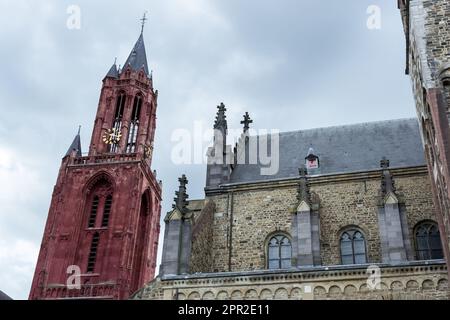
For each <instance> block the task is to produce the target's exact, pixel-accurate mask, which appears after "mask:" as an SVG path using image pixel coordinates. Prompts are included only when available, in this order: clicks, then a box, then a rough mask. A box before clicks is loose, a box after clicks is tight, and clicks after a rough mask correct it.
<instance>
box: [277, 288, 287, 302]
mask: <svg viewBox="0 0 450 320" xmlns="http://www.w3.org/2000/svg"><path fill="white" fill-rule="evenodd" d="M288 298H289V295H288V291H287V290H286V289H285V288H278V289H277V291H275V295H274V299H277V300H287V299H288Z"/></svg>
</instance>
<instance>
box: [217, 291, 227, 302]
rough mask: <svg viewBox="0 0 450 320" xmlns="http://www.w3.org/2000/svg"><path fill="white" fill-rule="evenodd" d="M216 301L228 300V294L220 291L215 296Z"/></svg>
mask: <svg viewBox="0 0 450 320" xmlns="http://www.w3.org/2000/svg"><path fill="white" fill-rule="evenodd" d="M216 298H217V300H227V299H228V292H226V291H220V292H219V293H218V294H217V297H216Z"/></svg>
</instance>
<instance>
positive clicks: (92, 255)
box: [87, 232, 100, 272]
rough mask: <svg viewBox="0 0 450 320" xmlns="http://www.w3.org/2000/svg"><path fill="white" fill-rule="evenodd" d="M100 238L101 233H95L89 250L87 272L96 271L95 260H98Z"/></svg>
mask: <svg viewBox="0 0 450 320" xmlns="http://www.w3.org/2000/svg"><path fill="white" fill-rule="evenodd" d="M99 240H100V235H99V234H98V232H96V233H94V236H93V237H92V242H91V249H90V251H89V257H88V264H87V272H94V270H95V261H96V260H97V250H98V243H99Z"/></svg>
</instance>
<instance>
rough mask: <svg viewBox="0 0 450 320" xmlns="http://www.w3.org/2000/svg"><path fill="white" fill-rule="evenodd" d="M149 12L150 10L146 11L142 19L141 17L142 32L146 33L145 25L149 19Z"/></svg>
mask: <svg viewBox="0 0 450 320" xmlns="http://www.w3.org/2000/svg"><path fill="white" fill-rule="evenodd" d="M147 12H148V11H145V12H144V15H143V17H142V19H141V21H142V27H141V34H142V33H144V25H145V21H147V20H148V19H147Z"/></svg>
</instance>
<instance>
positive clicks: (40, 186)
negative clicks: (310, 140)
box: [0, 0, 415, 299]
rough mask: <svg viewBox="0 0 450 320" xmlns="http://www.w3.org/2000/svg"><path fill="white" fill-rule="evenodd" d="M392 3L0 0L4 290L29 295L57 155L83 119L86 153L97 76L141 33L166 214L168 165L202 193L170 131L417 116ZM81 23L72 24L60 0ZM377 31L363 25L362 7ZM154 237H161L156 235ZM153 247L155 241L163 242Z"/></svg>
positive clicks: (173, 181)
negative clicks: (372, 13)
mask: <svg viewBox="0 0 450 320" xmlns="http://www.w3.org/2000/svg"><path fill="white" fill-rule="evenodd" d="M396 3H397V1H394V0H392V1H385V0H383V1H376V0H345V1H330V0H282V1H276V2H274V1H266V0H246V1H242V0H226V1H225V0H220V1H219V0H184V1H183V0H165V1H155V0H152V1H150V0H135V1H106V0H105V1H103V0H102V1H99V0H96V1H92V0H91V1H87V0H83V1H81V0H71V1H60V0H58V1H50V0H48V1H44V0H41V1H29V0H28V1H26V0H0V43H1V46H0V61H1V66H2V70H1V72H0V113H1V121H0V203H1V206H0V289H1V290H3V291H5V292H6V293H7V294H9V295H11V296H12V297H13V298H16V299H25V298H27V296H28V292H29V289H30V284H31V279H32V276H33V272H34V267H35V262H36V258H37V253H38V249H39V246H40V241H41V237H42V233H43V229H44V224H45V221H46V217H47V213H48V207H49V203H50V199H51V193H52V188H53V185H54V183H55V181H56V176H57V173H58V168H59V165H60V161H61V157H62V156H63V155H64V153H65V152H66V150H67V148H68V146H69V144H70V143H71V141H72V139H73V137H74V135H75V133H76V130H77V127H78V125H82V143H83V151H87V146H88V143H89V141H90V135H91V130H92V125H93V121H94V117H95V112H96V108H97V103H98V97H99V93H100V88H101V84H102V83H101V80H102V79H103V77H104V76H105V74H106V72H107V71H108V69H109V68H110V66H111V64H112V63H113V61H114V58H115V57H117V59H118V64H123V63H124V61H125V59H126V57H127V56H128V54H129V52H130V50H131V48H132V46H133V45H134V43H135V41H136V40H137V38H138V36H139V29H140V25H139V23H140V22H139V19H140V18H141V16H142V14H143V12H144V11H146V10H148V11H149V18H150V19H149V22H148V23H147V25H146V28H145V32H144V35H145V42H146V48H147V54H148V60H149V67H150V68H151V69H152V70H153V71H154V73H153V75H154V86H155V88H157V89H158V90H159V100H158V102H159V104H158V113H157V116H158V119H157V134H156V141H155V152H154V162H153V168H154V169H156V170H157V171H158V178H159V179H162V180H163V183H164V186H163V198H164V203H163V211H162V218H163V217H164V215H165V213H166V212H167V211H168V210H169V208H170V205H171V202H172V199H173V192H174V191H175V189H176V187H177V177H178V176H180V175H181V174H182V173H186V175H187V176H188V178H189V185H188V191H189V194H190V198H191V199H195V198H201V197H203V187H204V181H205V170H206V169H205V166H204V165H183V166H180V165H175V164H173V163H172V162H171V157H170V155H171V149H172V147H173V143H171V139H170V138H171V134H172V133H173V131H174V130H175V129H179V128H185V129H188V130H192V129H193V126H194V122H196V121H200V122H201V123H202V124H203V126H204V128H210V127H211V126H212V125H213V121H214V116H215V112H216V106H217V104H219V103H220V102H222V101H223V102H224V103H225V104H226V106H227V108H228V113H227V116H228V125H229V127H230V128H239V127H240V124H239V121H240V120H241V117H242V114H243V113H244V112H245V111H248V112H249V113H250V115H251V116H252V118H253V119H254V123H253V127H254V128H255V129H261V128H265V129H280V130H281V131H289V130H299V129H307V128H314V127H321V126H330V125H341V124H350V123H358V122H367V121H374V120H385V119H395V118H404V117H414V116H415V112H414V104H413V100H412V94H411V88H410V82H409V78H408V77H407V76H405V74H404V69H405V40H404V34H403V29H402V26H401V20H400V16H399V12H398V10H397V8H396ZM72 4H75V5H78V6H79V7H80V9H81V28H80V29H79V30H69V29H68V28H67V27H66V20H67V18H68V17H69V15H68V14H67V13H66V10H67V7H68V6H69V5H72ZM373 4H375V5H378V6H379V7H380V8H381V29H379V30H369V29H368V28H367V27H366V22H367V19H368V17H369V15H368V14H367V13H366V10H367V8H368V6H369V5H373ZM160 244H161V241H160ZM160 249H161V246H160Z"/></svg>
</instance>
